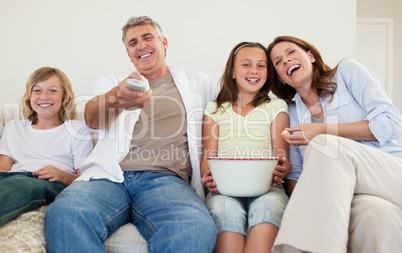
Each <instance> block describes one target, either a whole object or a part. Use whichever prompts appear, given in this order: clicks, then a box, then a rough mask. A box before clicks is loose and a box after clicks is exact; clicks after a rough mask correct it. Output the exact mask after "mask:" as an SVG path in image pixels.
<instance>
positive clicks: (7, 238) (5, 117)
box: [0, 104, 147, 253]
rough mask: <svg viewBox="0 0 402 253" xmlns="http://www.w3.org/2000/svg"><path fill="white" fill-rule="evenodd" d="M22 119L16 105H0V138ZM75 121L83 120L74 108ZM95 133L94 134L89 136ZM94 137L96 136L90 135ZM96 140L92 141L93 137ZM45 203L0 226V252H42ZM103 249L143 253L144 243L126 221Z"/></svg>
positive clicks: (81, 113) (80, 112)
mask: <svg viewBox="0 0 402 253" xmlns="http://www.w3.org/2000/svg"><path fill="white" fill-rule="evenodd" d="M16 119H23V116H22V113H21V111H20V108H19V106H18V104H5V105H0V137H1V135H2V134H3V129H4V125H5V124H6V123H7V122H8V121H10V120H16ZM75 119H76V120H81V121H83V120H84V113H83V111H82V110H81V111H78V113H77V116H76V117H75ZM93 136H95V135H93ZM94 138H96V137H94ZM95 142H96V140H95ZM46 208H47V206H42V207H40V208H38V209H37V210H35V211H31V212H28V213H25V214H22V215H20V216H19V217H18V218H17V219H15V220H14V221H11V222H9V223H8V224H6V225H5V226H3V227H1V228H0V252H46V241H45V233H44V217H45V212H46ZM104 246H105V250H106V252H110V253H115V252H116V253H117V252H138V253H142V252H144V253H145V252H147V242H146V241H145V240H144V238H143V237H142V236H141V234H140V233H139V232H138V230H137V228H136V227H135V226H134V225H133V224H131V223H128V224H126V225H124V226H123V227H121V228H120V229H119V230H117V231H116V232H115V233H114V234H113V235H112V236H111V237H110V238H109V239H108V240H107V241H106V242H105V244H104Z"/></svg>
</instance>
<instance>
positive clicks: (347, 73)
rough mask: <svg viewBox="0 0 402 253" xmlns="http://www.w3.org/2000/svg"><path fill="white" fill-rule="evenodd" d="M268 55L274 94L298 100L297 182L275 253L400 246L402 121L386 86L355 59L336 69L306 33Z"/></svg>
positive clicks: (293, 108) (292, 134)
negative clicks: (307, 37)
mask: <svg viewBox="0 0 402 253" xmlns="http://www.w3.org/2000/svg"><path fill="white" fill-rule="evenodd" d="M268 53H269V70H270V72H269V73H270V78H272V79H270V81H271V83H272V85H273V88H272V89H273V92H274V94H275V95H277V96H278V97H279V98H282V99H284V100H286V101H287V102H288V103H289V104H290V105H289V118H290V126H291V128H288V129H286V130H287V131H288V132H289V133H284V134H283V136H284V138H285V139H286V140H287V141H288V143H289V144H291V146H290V163H291V165H292V172H291V174H290V176H289V177H288V178H287V179H288V182H292V183H291V185H290V186H291V187H294V185H296V187H295V189H294V193H293V194H292V197H291V199H290V202H289V205H288V207H287V209H286V214H285V216H284V218H283V222H282V227H281V230H280V232H279V234H278V237H277V240H276V241H275V252H301V251H303V252H304V251H308V252H346V251H347V247H349V250H348V251H352V252H397V251H400V250H401V248H402V240H401V232H402V222H401V217H402V215H401V214H402V197H401V192H402V183H401V177H402V158H401V157H402V143H401V139H400V138H401V135H402V120H401V115H400V112H399V111H398V109H397V108H396V107H395V106H394V105H393V103H392V101H391V100H390V99H389V98H388V96H387V95H386V93H385V91H384V89H383V87H382V85H381V83H380V82H379V81H378V79H377V78H376V77H375V75H374V74H373V73H372V72H371V71H370V70H368V69H367V68H366V67H364V66H362V65H360V64H359V63H357V62H356V61H353V60H344V61H341V62H340V63H339V64H338V65H337V66H336V67H335V68H330V67H329V66H327V65H326V64H325V63H324V61H323V59H322V57H321V54H320V52H319V51H318V50H317V49H316V48H315V47H314V46H313V45H311V44H310V43H308V42H306V41H304V40H301V39H299V38H295V37H291V36H281V37H277V38H276V39H275V40H274V41H273V42H272V43H271V44H270V45H269V46H268ZM299 177H300V178H299ZM296 181H297V184H296ZM351 207H352V208H351ZM349 235H350V237H349Z"/></svg>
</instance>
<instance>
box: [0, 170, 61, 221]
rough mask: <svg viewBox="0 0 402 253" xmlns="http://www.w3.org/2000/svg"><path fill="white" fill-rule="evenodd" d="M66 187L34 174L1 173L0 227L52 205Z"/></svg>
mask: <svg viewBox="0 0 402 253" xmlns="http://www.w3.org/2000/svg"><path fill="white" fill-rule="evenodd" d="M64 188H65V186H64V185H63V184H62V183H60V182H49V181H48V180H44V179H38V178H37V177H36V176H33V175H32V173H30V172H29V173H20V172H0V227H1V226H3V225H5V224H6V223H8V222H9V221H12V220H14V219H15V218H17V217H18V216H19V215H20V214H23V213H25V212H28V211H32V210H35V209H36V208H38V207H40V206H43V205H46V204H49V203H51V202H52V201H53V200H54V199H55V198H56V196H57V194H59V193H60V192H61V191H62V190H63V189H64Z"/></svg>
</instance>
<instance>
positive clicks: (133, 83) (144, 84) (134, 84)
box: [126, 78, 149, 93]
mask: <svg viewBox="0 0 402 253" xmlns="http://www.w3.org/2000/svg"><path fill="white" fill-rule="evenodd" d="M126 83H127V87H128V88H130V89H132V90H136V91H142V92H144V93H145V92H147V90H149V84H148V80H146V79H145V80H143V81H140V80H137V79H130V78H129V79H127V81H126Z"/></svg>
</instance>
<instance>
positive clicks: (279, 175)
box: [272, 157, 286, 187]
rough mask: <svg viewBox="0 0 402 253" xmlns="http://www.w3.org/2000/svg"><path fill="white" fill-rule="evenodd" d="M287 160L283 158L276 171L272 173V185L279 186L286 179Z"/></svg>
mask: <svg viewBox="0 0 402 253" xmlns="http://www.w3.org/2000/svg"><path fill="white" fill-rule="evenodd" d="M285 163H286V158H284V157H281V159H279V161H278V164H277V165H276V166H275V169H274V171H273V172H272V174H274V177H273V179H272V185H273V186H275V187H276V186H278V185H279V184H280V183H281V182H282V180H283V179H284V178H285V173H286V166H285Z"/></svg>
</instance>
